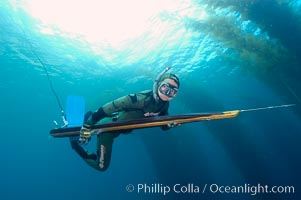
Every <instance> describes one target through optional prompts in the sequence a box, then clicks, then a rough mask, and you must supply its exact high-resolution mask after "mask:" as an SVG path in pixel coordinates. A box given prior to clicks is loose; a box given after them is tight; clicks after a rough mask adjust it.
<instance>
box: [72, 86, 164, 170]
mask: <svg viewBox="0 0 301 200" xmlns="http://www.w3.org/2000/svg"><path fill="white" fill-rule="evenodd" d="M168 107H169V102H168V101H161V100H160V101H158V102H156V101H155V99H154V97H153V92H152V91H151V90H148V91H143V92H140V93H136V94H130V95H127V96H124V97H121V98H119V99H116V100H114V101H112V102H109V103H107V104H105V105H104V106H102V107H100V108H99V109H98V110H97V111H96V112H94V113H92V112H91V114H90V115H91V116H90V117H89V119H88V120H87V121H85V123H87V124H89V125H93V124H96V123H98V122H99V121H100V120H101V121H100V122H101V123H105V122H109V121H121V120H133V119H141V118H145V117H150V116H163V115H168ZM116 112H117V113H118V117H117V116H116ZM102 119H103V120H102ZM162 129H163V130H167V129H168V127H166V126H163V127H162ZM129 132H131V131H126V132H122V134H128V133H129ZM120 134H121V132H104V133H101V134H99V135H98V136H97V151H96V154H95V153H92V154H89V153H88V152H87V151H86V150H84V149H83V148H82V146H80V145H79V144H78V143H77V141H71V145H72V148H73V149H74V150H75V151H76V152H77V153H78V154H79V155H80V156H81V157H82V158H83V159H84V160H85V161H86V162H87V163H88V164H89V165H90V166H91V167H93V168H95V169H97V170H100V171H104V170H106V169H107V168H108V167H109V164H110V160H111V152H112V145H113V141H114V139H115V138H116V137H117V136H119V135H120Z"/></svg>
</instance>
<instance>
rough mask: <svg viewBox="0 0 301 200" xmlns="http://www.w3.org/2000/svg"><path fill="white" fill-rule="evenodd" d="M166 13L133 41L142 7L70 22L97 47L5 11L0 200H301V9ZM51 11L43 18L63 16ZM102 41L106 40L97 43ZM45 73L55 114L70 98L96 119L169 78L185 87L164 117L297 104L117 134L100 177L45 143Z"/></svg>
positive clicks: (232, 6) (65, 145)
mask: <svg viewBox="0 0 301 200" xmlns="http://www.w3.org/2000/svg"><path fill="white" fill-rule="evenodd" d="M91 2H93V1H91ZM91 2H89V3H91ZM163 2H164V1H163ZM43 3H44V4H47V3H46V1H44V2H43ZM168 3H169V4H170V7H169V9H166V10H162V11H160V12H157V13H152V15H151V16H149V17H148V18H147V25H146V26H145V27H144V28H145V29H144V31H143V32H142V31H140V32H137V31H136V32H134V31H132V30H133V29H134V27H135V28H137V27H139V26H140V25H141V24H138V22H140V21H137V22H136V21H135V19H137V16H135V15H134V18H130V19H127V18H126V15H130V13H129V12H126V11H127V10H129V9H130V8H132V7H135V6H138V5H133V4H131V3H128V4H122V5H119V4H115V7H110V8H108V10H109V12H108V13H110V11H111V12H115V14H114V16H115V17H117V20H116V19H114V20H113V19H111V18H110V17H107V18H105V17H104V19H96V20H95V19H93V18H91V19H90V20H87V19H89V18H84V17H87V15H83V14H82V12H78V13H77V15H76V16H79V18H77V19H76V20H77V21H76V22H78V23H79V22H80V19H82V18H83V19H85V20H86V21H85V23H84V25H85V26H84V25H83V27H82V28H81V29H85V30H86V29H89V28H90V29H91V30H92V31H95V33H97V34H98V36H99V37H100V40H97V41H95V40H94V41H93V42H92V40H89V39H87V38H85V37H84V36H83V35H76V34H71V33H70V32H64V31H63V30H62V29H61V27H59V26H52V25H51V26H50V25H49V24H46V22H45V21H43V20H41V19H39V18H37V16H36V15H33V14H32V13H30V12H29V10H28V9H26V8H27V7H26V5H29V4H28V3H27V1H8V0H2V1H1V2H0V27H1V28H0V65H1V67H0V89H1V99H0V102H1V103H0V108H1V114H0V119H1V120H0V121H1V138H0V150H1V165H0V191H1V195H0V196H1V199H3V200H10V199H33V200H34V199H46V200H47V199H58V200H60V199H72V200H81V199H86V200H90V199H300V188H301V183H300V176H301V174H300V168H301V164H300V161H301V156H300V152H301V147H300V143H301V123H300V122H301V109H300V104H301V86H300V85H301V84H300V77H301V68H300V67H301V49H300V48H301V39H300V35H301V23H300V22H301V14H300V13H301V1H300V0H291V1H289V0H283V1H278V0H277V1H276V0H275V1H273V0H266V1H259V0H253V1H251V0H244V1H212V0H207V1H206V0H204V1H188V0H187V1H172V2H168ZM173 3H174V5H173ZM36 4H38V2H36ZM74 4H75V3H74ZM162 4H164V3H162ZM165 4H167V3H165ZM165 4H164V5H165ZM60 5H62V4H58V5H57V7H55V8H53V7H49V9H48V10H49V11H50V13H57V15H58V14H59V12H60V9H59V8H60ZM72 5H73V4H70V5H69V6H70V9H67V10H64V14H65V15H64V16H62V17H61V20H63V19H66V18H68V16H69V14H71V12H72V11H73V6H72ZM105 5H106V4H105V3H104V4H103V7H105ZM120 8H122V9H121V10H123V11H125V14H126V15H124V16H122V15H118V14H120V12H121V10H120ZM81 9H82V10H81V11H84V10H86V9H92V7H83V8H81ZM110 9H111V10H110ZM118 9H119V10H118ZM116 10H117V11H120V12H116ZM145 12H147V9H146V10H145ZM42 14H43V13H42ZM88 17H89V16H88ZM69 20H71V21H72V19H69ZM99 20H102V21H100V22H99ZM127 20H128V21H129V20H132V21H133V22H135V23H136V24H135V23H134V24H132V25H131V26H130V25H127V23H126V22H128V21H127ZM119 21H122V23H121V24H117V22H119ZM98 22H99V23H98ZM75 24H76V23H75ZM88 25H89V26H88ZM103 30H105V31H106V30H114V32H113V33H112V34H106V35H104V36H103V38H101V33H102V31H103ZM105 31H104V32H105ZM97 34H96V35H97ZM113 34H116V36H122V37H121V38H119V39H117V37H115V38H113V37H112V38H110V37H109V36H112V35H113ZM126 36H127V37H126ZM98 39H99V38H98ZM43 65H44V66H45V67H46V69H47V71H48V73H49V78H50V81H51V83H52V85H53V88H54V89H55V92H56V94H57V95H58V98H59V100H60V102H61V103H62V105H63V108H65V102H66V99H67V97H68V96H69V95H78V96H83V97H84V98H85V102H86V110H96V109H97V108H98V107H100V106H101V105H103V104H104V103H106V102H109V101H111V100H113V99H115V98H118V97H120V96H123V95H127V94H130V93H134V92H139V91H141V90H146V89H151V88H152V84H153V80H154V79H155V77H156V76H157V74H158V73H160V72H161V71H162V70H163V69H164V68H165V67H166V66H171V72H173V73H175V74H177V75H178V76H179V78H180V80H181V88H180V91H179V95H178V96H177V97H176V98H175V99H174V100H172V102H171V105H170V110H169V111H170V115H176V114H185V113H196V112H211V111H227V110H236V109H249V108H257V107H269V106H275V105H282V104H296V105H295V106H294V107H287V108H278V109H268V110H259V111H252V112H243V113H241V114H240V115H239V116H238V117H236V118H233V119H224V120H213V121H206V122H200V123H192V124H185V125H182V126H180V127H177V128H175V129H172V130H169V131H168V132H163V131H161V129H160V128H151V129H144V130H136V131H134V132H133V134H130V135H121V136H120V137H118V138H117V139H116V140H115V142H114V146H113V152H112V160H111V165H110V167H109V169H108V170H107V171H105V172H99V171H96V170H94V169H92V168H90V167H89V166H88V165H86V164H85V163H84V162H83V161H82V160H81V159H80V157H79V156H78V155H76V154H75V152H73V150H72V149H71V147H70V145H69V141H68V139H66V138H65V139H57V138H51V137H50V136H49V131H50V130H51V129H53V128H55V126H54V123H53V120H57V121H58V122H59V123H60V125H61V124H62V122H61V120H60V109H59V106H58V103H57V100H56V98H55V96H54V94H53V92H52V90H51V88H50V85H49V80H48V77H47V73H46V71H45V68H44V67H43ZM94 142H95V141H94V140H93V141H92V142H91V144H89V145H88V147H87V148H89V149H91V150H93V149H94V145H95V144H94ZM177 184H179V185H177ZM132 186H133V187H134V191H132V192H128V191H127V189H129V188H132ZM174 186H175V190H176V191H175V190H174ZM227 186H228V187H229V188H230V189H232V190H230V189H229V188H228V189H226V188H227ZM238 186H242V187H244V188H246V190H244V191H243V192H240V193H239V192H237V191H236V192H235V191H234V189H235V188H238ZM259 186H264V187H265V186H267V187H268V189H269V190H268V191H271V189H272V187H273V186H277V187H275V188H274V189H278V190H277V191H276V192H275V193H273V192H265V191H263V189H262V187H259ZM286 186H290V189H291V190H290V192H289V191H288V187H286ZM139 187H141V189H140V190H138V188H139ZM181 188H182V191H181ZM168 189H170V191H169V192H166V193H165V194H164V190H165V191H167V190H168ZM218 189H219V190H218ZM285 190H286V191H285Z"/></svg>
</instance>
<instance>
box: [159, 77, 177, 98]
mask: <svg viewBox="0 0 301 200" xmlns="http://www.w3.org/2000/svg"><path fill="white" fill-rule="evenodd" d="M178 90H179V89H178V87H176V86H174V85H172V84H170V83H167V82H165V81H162V82H161V83H160V85H159V91H160V92H161V93H162V94H164V95H165V96H167V97H169V98H174V97H175V96H177V94H178Z"/></svg>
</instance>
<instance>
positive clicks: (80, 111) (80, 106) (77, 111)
mask: <svg viewBox="0 0 301 200" xmlns="http://www.w3.org/2000/svg"><path fill="white" fill-rule="evenodd" d="M84 115H85V100H84V97H82V96H68V97H67V103H66V118H67V121H68V127H74V126H81V125H82V124H83V121H84Z"/></svg>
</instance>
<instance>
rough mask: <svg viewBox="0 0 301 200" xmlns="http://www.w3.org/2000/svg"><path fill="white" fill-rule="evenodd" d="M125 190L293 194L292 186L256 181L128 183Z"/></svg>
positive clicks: (140, 191)
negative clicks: (248, 182) (231, 183)
mask: <svg viewBox="0 0 301 200" xmlns="http://www.w3.org/2000/svg"><path fill="white" fill-rule="evenodd" d="M126 191H127V192H136V193H137V194H162V195H167V194H169V193H175V194H205V193H212V194H249V195H258V194H294V193H295V187H294V186H269V185H264V184H260V183H258V184H257V185H250V184H243V185H236V186H233V185H232V186H226V185H219V184H203V185H197V184H193V183H187V184H179V183H177V184H174V185H164V184H161V183H154V184H147V183H143V184H137V185H133V184H128V185H127V186H126Z"/></svg>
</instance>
